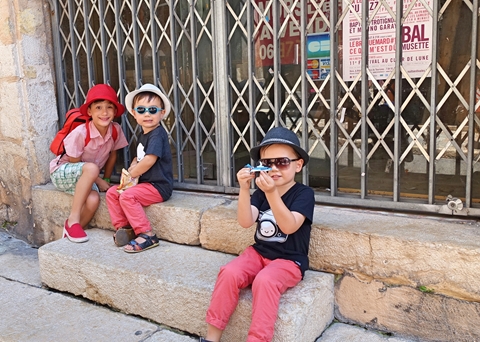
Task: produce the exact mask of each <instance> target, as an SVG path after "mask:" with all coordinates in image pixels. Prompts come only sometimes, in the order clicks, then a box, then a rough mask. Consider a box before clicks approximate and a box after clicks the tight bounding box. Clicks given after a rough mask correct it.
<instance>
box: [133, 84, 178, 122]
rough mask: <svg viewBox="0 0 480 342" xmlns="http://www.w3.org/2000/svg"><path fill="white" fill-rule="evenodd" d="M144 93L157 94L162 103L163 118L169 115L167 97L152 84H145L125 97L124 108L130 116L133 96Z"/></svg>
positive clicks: (169, 106)
mask: <svg viewBox="0 0 480 342" xmlns="http://www.w3.org/2000/svg"><path fill="white" fill-rule="evenodd" d="M145 92H150V93H154V94H157V95H158V96H160V98H161V99H162V102H163V108H164V109H165V116H167V115H168V113H170V110H171V107H172V105H171V104H170V100H169V99H168V97H167V95H165V94H164V93H163V92H162V91H161V90H160V89H159V88H158V87H156V86H154V85H153V84H150V83H145V84H144V85H142V86H141V87H140V89H137V90H134V91H132V92H130V93H128V94H127V96H125V107H127V110H128V112H129V113H130V114H132V115H133V108H132V106H133V99H134V98H135V95H137V94H140V93H145Z"/></svg>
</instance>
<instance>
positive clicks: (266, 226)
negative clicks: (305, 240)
mask: <svg viewBox="0 0 480 342" xmlns="http://www.w3.org/2000/svg"><path fill="white" fill-rule="evenodd" d="M256 234H257V239H259V240H262V241H268V242H280V243H283V242H285V241H287V238H288V235H287V234H284V233H282V231H281V230H280V228H278V225H277V222H276V221H275V217H274V216H273V213H272V210H271V209H269V210H267V211H263V212H260V215H259V218H258V223H257V232H256Z"/></svg>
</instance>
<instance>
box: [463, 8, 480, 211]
mask: <svg viewBox="0 0 480 342" xmlns="http://www.w3.org/2000/svg"><path fill="white" fill-rule="evenodd" d="M477 40H478V0H473V9H472V46H471V50H470V101H469V107H470V108H469V110H468V152H467V154H468V157H467V174H466V182H465V183H466V185H465V186H466V189H465V190H466V191H465V206H466V207H467V208H470V207H471V206H472V173H473V141H474V137H475V103H476V102H477V99H476V90H477V77H476V74H477V64H476V62H477V45H478V44H477Z"/></svg>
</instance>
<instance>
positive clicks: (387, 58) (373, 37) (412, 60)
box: [343, 0, 433, 81]
mask: <svg viewBox="0 0 480 342" xmlns="http://www.w3.org/2000/svg"><path fill="white" fill-rule="evenodd" d="M432 1H433V0H427V1H425V3H427V4H428V6H430V8H431V7H432ZM384 2H385V3H387V4H388V5H389V7H390V8H391V9H392V12H393V13H395V9H396V0H386V1H384ZM351 3H352V6H351V8H350V11H349V13H348V14H347V15H346V16H345V18H344V20H343V79H344V80H345V81H352V80H353V79H354V78H355V77H356V76H357V75H358V73H360V71H361V60H362V37H361V34H362V28H361V22H360V21H359V20H358V18H361V16H362V12H361V10H362V0H353V1H351ZM378 3H379V1H377V0H374V1H372V0H370V1H369V8H370V14H369V18H370V25H369V37H368V68H369V70H370V72H371V73H372V74H373V75H374V77H375V78H376V79H377V80H382V79H386V78H387V77H388V75H389V74H390V73H391V72H392V70H393V69H395V48H396V42H395V30H396V24H395V18H394V17H392V16H391V14H390V13H389V12H388V11H387V9H386V8H385V7H384V6H383V5H381V7H380V9H379V10H378V11H377V12H376V13H375V10H376V9H377V6H378ZM411 3H412V0H404V2H403V6H404V15H406V12H407V11H409V12H408V16H407V17H406V20H405V22H404V24H403V27H402V32H401V37H402V49H403V52H402V54H403V56H402V66H403V67H404V68H405V69H406V70H407V71H408V73H409V75H410V77H412V78H416V77H421V76H423V74H424V73H425V70H427V68H428V67H429V65H430V63H431V60H432V17H431V16H430V14H429V12H428V10H427V9H426V8H425V7H424V5H423V3H422V2H420V1H417V2H415V4H414V5H413V7H412V8H411V9H410V5H411ZM343 4H344V8H347V7H348V6H347V5H348V4H347V1H345V0H344V2H343ZM353 11H356V12H357V13H358V18H357V16H356V15H355V14H354V12H353ZM374 13H375V16H373V15H374Z"/></svg>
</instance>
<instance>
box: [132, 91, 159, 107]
mask: <svg viewBox="0 0 480 342" xmlns="http://www.w3.org/2000/svg"><path fill="white" fill-rule="evenodd" d="M154 98H157V99H160V103H161V104H162V107H163V100H162V98H161V97H160V96H158V95H157V94H155V93H152V92H151V91H144V92H141V93H138V94H137V95H135V97H134V98H133V101H132V103H133V105H135V104H136V103H137V102H138V101H140V100H143V99H146V100H147V101H148V102H150V101H152V100H153V99H154Z"/></svg>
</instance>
